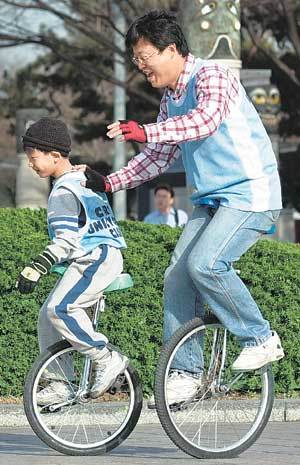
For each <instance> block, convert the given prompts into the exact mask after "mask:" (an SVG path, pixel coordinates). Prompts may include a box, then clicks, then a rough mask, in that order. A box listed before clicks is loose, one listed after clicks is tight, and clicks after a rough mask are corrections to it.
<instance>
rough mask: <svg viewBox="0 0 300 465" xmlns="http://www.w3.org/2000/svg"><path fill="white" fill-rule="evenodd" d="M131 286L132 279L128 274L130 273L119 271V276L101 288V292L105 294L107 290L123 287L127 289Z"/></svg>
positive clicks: (121, 288) (122, 288)
mask: <svg viewBox="0 0 300 465" xmlns="http://www.w3.org/2000/svg"><path fill="white" fill-rule="evenodd" d="M132 286H133V279H132V277H131V276H130V274H129V273H121V274H119V276H117V277H116V279H115V280H114V281H113V282H112V283H110V285H109V286H107V287H106V288H105V289H104V290H103V293H104V294H107V293H108V292H113V291H122V290H124V289H129V288H130V287H132Z"/></svg>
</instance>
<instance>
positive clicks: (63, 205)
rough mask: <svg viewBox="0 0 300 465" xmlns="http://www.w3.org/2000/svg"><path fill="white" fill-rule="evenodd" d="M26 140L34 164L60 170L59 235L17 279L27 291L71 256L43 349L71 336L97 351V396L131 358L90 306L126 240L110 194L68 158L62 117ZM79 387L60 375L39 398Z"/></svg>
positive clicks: (45, 312) (62, 395) (82, 347)
mask: <svg viewBox="0 0 300 465" xmlns="http://www.w3.org/2000/svg"><path fill="white" fill-rule="evenodd" d="M23 146H24V151H25V152H26V154H27V157H28V160H29V166H30V167H31V168H32V169H33V170H34V171H35V172H36V173H37V174H38V175H39V176H40V177H41V178H46V177H49V176H52V177H54V178H55V181H54V185H53V189H52V192H51V193H50V196H49V201H48V211H47V215H48V218H47V221H48V231H49V236H50V239H51V243H50V244H49V245H48V246H47V247H46V249H45V250H44V251H43V252H42V253H41V254H40V255H38V257H37V258H35V259H34V260H33V261H32V262H31V263H30V264H29V265H28V266H26V267H25V268H24V269H23V271H22V272H21V274H20V276H19V278H18V282H17V285H16V286H17V288H18V289H19V291H20V292H22V293H29V292H32V291H33V290H34V288H35V286H36V285H37V283H38V281H39V279H40V278H41V276H42V275H44V274H47V273H48V272H49V271H50V269H51V267H52V266H53V265H54V264H55V263H62V262H68V263H69V267H68V269H67V271H66V272H65V274H64V275H63V277H62V279H61V280H60V281H59V282H58V283H57V284H56V286H55V287H54V289H53V290H52V292H51V293H50V295H49V297H48V299H47V300H46V302H45V303H44V305H43V306H42V308H41V311H40V316H39V324H38V334H39V344H40V350H41V351H43V350H45V349H46V347H48V346H49V345H51V344H54V343H55V342H57V341H59V340H61V339H62V337H63V338H65V339H67V340H68V341H69V342H70V343H71V344H72V345H73V346H74V347H75V348H76V349H77V350H78V351H80V352H82V353H84V354H86V355H87V356H88V357H90V358H91V360H92V361H93V373H94V377H93V385H92V387H91V390H90V395H91V397H93V398H96V397H99V396H100V395H101V394H103V393H104V392H105V391H106V390H107V389H108V388H109V387H110V386H111V385H112V384H113V382H114V381H115V379H116V378H117V376H118V375H119V374H120V373H122V372H124V370H125V369H126V367H127V365H128V359H127V358H126V357H124V356H122V355H121V354H119V353H118V352H116V351H110V350H108V348H107V347H106V346H107V342H108V340H107V338H106V337H105V336H104V335H103V334H101V333H98V332H95V331H94V329H93V327H92V323H91V321H90V319H89V317H88V316H87V314H86V312H85V308H88V307H89V306H90V305H92V304H93V303H95V302H96V300H97V298H98V296H99V294H100V293H101V291H102V290H103V289H105V288H106V287H107V286H108V285H109V284H110V283H111V282H112V281H113V280H114V279H115V278H116V277H117V276H118V275H119V274H120V273H121V271H122V265H123V259H122V254H121V252H120V249H121V248H124V247H126V244H125V241H124V238H123V236H122V233H121V231H120V229H119V228H118V226H117V223H116V221H115V218H114V215H113V212H112V210H111V208H110V205H109V203H108V200H107V196H106V194H103V193H93V192H92V191H91V190H89V189H86V188H85V187H83V186H82V184H81V183H82V182H83V181H84V180H85V176H84V175H83V173H80V172H75V171H73V167H72V164H71V163H70V161H69V158H68V156H69V152H70V150H71V139H70V135H69V133H68V129H67V127H66V125H65V124H64V123H63V122H62V121H60V120H57V119H52V118H42V119H40V120H39V121H37V122H35V123H34V124H32V125H31V126H30V127H29V128H28V130H27V131H26V133H25V135H24V136H23ZM49 320H50V322H51V323H52V324H51V325H49ZM52 378H53V376H52ZM56 378H58V377H56ZM54 379H55V377H54ZM71 394H72V392H71V389H70V387H69V386H68V385H67V384H66V383H64V382H63V381H61V380H56V381H55V380H52V382H50V384H49V385H48V386H47V387H45V388H44V389H43V390H42V391H40V393H39V394H38V399H37V401H38V403H39V404H40V405H47V404H48V403H51V402H55V401H64V400H66V399H68V398H69V397H70V396H71Z"/></svg>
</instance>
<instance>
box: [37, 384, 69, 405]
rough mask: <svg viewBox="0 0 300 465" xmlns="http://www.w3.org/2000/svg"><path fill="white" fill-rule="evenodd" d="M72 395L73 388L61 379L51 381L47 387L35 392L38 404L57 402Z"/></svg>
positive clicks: (63, 400) (65, 399) (64, 400)
mask: <svg viewBox="0 0 300 465" xmlns="http://www.w3.org/2000/svg"><path fill="white" fill-rule="evenodd" d="M74 395H75V393H74V390H73V389H72V387H71V386H70V385H68V384H66V383H65V382H63V381H51V383H50V384H49V385H48V386H47V387H45V388H44V389H42V390H41V391H39V392H38V393H37V395H36V401H37V404H38V405H40V406H44V405H51V404H59V403H61V402H66V401H67V400H70V399H72V397H74Z"/></svg>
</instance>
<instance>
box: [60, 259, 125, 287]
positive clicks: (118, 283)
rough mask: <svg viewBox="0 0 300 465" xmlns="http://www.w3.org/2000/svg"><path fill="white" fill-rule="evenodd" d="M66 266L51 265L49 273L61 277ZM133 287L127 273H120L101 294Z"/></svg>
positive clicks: (64, 264) (63, 264)
mask: <svg viewBox="0 0 300 465" xmlns="http://www.w3.org/2000/svg"><path fill="white" fill-rule="evenodd" d="M68 266H69V265H68V264H66V263H61V264H58V265H53V266H52V268H51V273H56V274H59V275H60V276H63V275H64V273H65V272H66V270H67V269H68ZM132 286H133V279H132V277H131V275H130V274H129V273H121V274H119V276H117V277H116V279H114V281H113V282H112V283H110V284H109V286H107V287H106V288H105V289H103V293H105V294H107V293H109V292H114V291H122V290H124V289H129V288H130V287H132Z"/></svg>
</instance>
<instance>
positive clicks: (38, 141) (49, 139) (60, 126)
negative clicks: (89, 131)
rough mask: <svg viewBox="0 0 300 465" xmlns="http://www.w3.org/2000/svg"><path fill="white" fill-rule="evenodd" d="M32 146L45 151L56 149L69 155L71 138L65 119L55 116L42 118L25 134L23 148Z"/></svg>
mask: <svg viewBox="0 0 300 465" xmlns="http://www.w3.org/2000/svg"><path fill="white" fill-rule="evenodd" d="M27 147H28V148H29V147H32V148H35V149H38V150H42V151H43V152H51V151H52V150H53V151H56V152H60V153H61V154H62V155H65V156H68V155H69V152H70V151H71V138H70V134H69V131H68V128H67V126H66V125H65V123H64V122H63V121H60V120H59V119H54V118H48V117H46V118H41V119H39V120H38V121H36V122H35V123H33V124H32V125H31V126H29V128H28V129H27V131H26V133H25V135H24V136H23V148H24V150H25V149H26V148H27Z"/></svg>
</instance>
